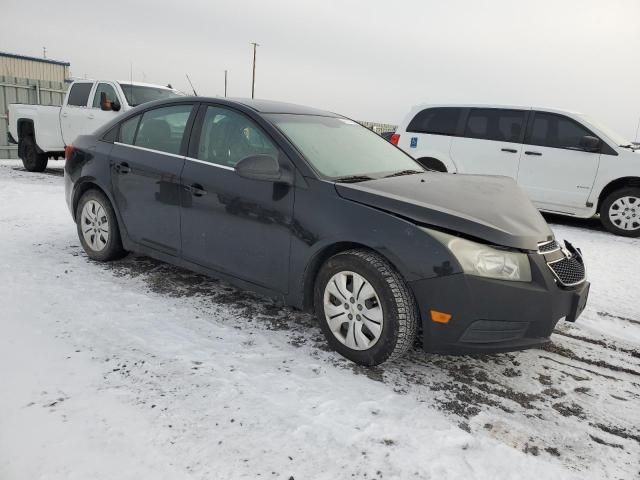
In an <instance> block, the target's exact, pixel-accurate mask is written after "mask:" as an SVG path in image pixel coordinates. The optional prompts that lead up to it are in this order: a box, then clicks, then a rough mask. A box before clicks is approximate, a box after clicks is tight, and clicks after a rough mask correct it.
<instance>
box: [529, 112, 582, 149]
mask: <svg viewBox="0 0 640 480" xmlns="http://www.w3.org/2000/svg"><path fill="white" fill-rule="evenodd" d="M586 135H593V133H591V132H590V131H589V130H587V129H586V128H584V127H583V126H582V125H579V124H578V123H576V122H575V121H573V120H571V119H570V118H567V117H564V116H562V115H557V114H553V113H541V112H536V116H535V118H534V121H533V128H532V129H531V135H530V138H529V141H528V142H527V143H529V144H531V145H540V146H542V147H553V148H567V149H570V150H583V147H582V139H583V137H584V136H586Z"/></svg>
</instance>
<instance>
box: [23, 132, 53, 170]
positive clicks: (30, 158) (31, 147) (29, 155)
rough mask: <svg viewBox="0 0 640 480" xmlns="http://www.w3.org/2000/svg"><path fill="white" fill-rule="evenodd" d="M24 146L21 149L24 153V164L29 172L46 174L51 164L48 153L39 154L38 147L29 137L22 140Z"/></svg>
mask: <svg viewBox="0 0 640 480" xmlns="http://www.w3.org/2000/svg"><path fill="white" fill-rule="evenodd" d="M20 142H22V145H21V147H22V148H20V149H19V151H20V152H22V156H21V158H22V164H23V165H24V168H25V169H26V170H28V171H29V172H44V169H45V168H47V163H49V157H48V156H47V154H46V153H38V147H37V146H36V141H35V139H34V138H33V137H31V136H27V137H23V138H21V139H20Z"/></svg>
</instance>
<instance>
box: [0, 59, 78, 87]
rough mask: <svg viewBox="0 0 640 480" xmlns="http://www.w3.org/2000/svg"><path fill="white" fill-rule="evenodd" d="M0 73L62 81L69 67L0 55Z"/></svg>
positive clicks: (65, 77)
mask: <svg viewBox="0 0 640 480" xmlns="http://www.w3.org/2000/svg"><path fill="white" fill-rule="evenodd" d="M0 75H6V76H10V77H17V78H31V79H33V80H43V81H47V82H60V83H62V82H64V81H65V80H66V79H67V78H69V67H68V66H67V65H62V64H59V63H50V62H46V61H37V60H28V59H25V58H13V57H11V56H2V55H0Z"/></svg>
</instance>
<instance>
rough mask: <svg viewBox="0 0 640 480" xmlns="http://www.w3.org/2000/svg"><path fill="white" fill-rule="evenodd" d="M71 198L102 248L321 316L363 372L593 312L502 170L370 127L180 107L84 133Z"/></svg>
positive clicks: (577, 264) (69, 172) (87, 245)
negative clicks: (413, 147)
mask: <svg viewBox="0 0 640 480" xmlns="http://www.w3.org/2000/svg"><path fill="white" fill-rule="evenodd" d="M66 158H67V163H66V166H65V187H66V200H67V203H68V205H69V208H70V210H71V214H72V215H73V218H74V220H75V222H76V224H77V230H78V235H79V237H80V241H81V243H82V246H83V247H84V249H85V251H86V252H87V255H88V256H89V257H90V258H92V259H95V260H100V261H109V260H113V259H116V258H119V257H121V256H123V255H125V254H126V252H132V251H133V252H138V253H141V254H145V255H149V256H151V257H155V258H157V259H160V260H163V261H167V262H170V263H173V264H176V265H180V266H183V267H186V268H189V269H192V270H195V271H198V272H203V273H206V274H209V275H212V276H215V277H219V278H223V279H225V280H227V281H229V282H231V283H233V284H235V285H237V286H240V287H242V288H248V289H251V290H255V291H258V292H260V293H263V294H265V295H268V296H272V297H276V298H279V299H281V300H283V301H284V302H285V303H287V304H289V305H292V306H294V307H297V308H301V309H308V310H315V312H316V314H317V316H318V320H319V322H320V325H321V326H322V329H323V331H324V333H325V335H326V337H327V340H328V342H329V343H330V344H331V346H332V347H333V348H335V349H336V350H337V351H338V352H340V353H341V354H342V355H344V356H345V357H347V358H349V359H351V360H353V361H354V362H357V363H360V364H363V365H376V364H379V363H381V362H384V361H386V360H389V359H393V358H396V357H398V356H399V355H401V354H403V353H404V352H405V351H406V350H407V349H408V348H410V347H411V345H412V344H413V342H414V338H415V336H416V334H417V333H418V332H420V334H421V335H422V340H423V341H422V344H423V346H424V348H425V349H426V350H427V351H432V352H443V353H473V352H496V351H506V350H517V349H522V348H527V347H531V346H538V345H541V344H544V343H546V342H548V341H549V336H550V335H551V332H552V331H553V329H554V327H555V325H556V323H557V322H558V321H559V320H560V319H565V320H567V321H574V320H575V319H576V318H577V317H578V315H579V314H580V313H581V311H582V310H583V308H584V306H585V303H586V299H587V294H588V290H589V283H588V282H587V281H586V280H585V268H584V264H583V260H582V256H581V254H580V252H579V250H577V249H575V248H573V247H572V246H571V245H570V244H568V243H566V244H565V245H564V246H562V245H560V244H559V243H558V242H557V241H556V240H555V239H554V237H553V234H552V232H551V230H550V229H549V227H548V225H547V224H546V222H545V221H544V219H543V218H542V216H541V215H540V214H539V213H538V211H537V210H536V209H535V208H534V207H533V206H532V204H531V203H530V202H529V200H527V198H526V197H525V196H524V194H523V193H522V192H521V191H520V189H519V188H518V186H517V185H516V184H515V183H514V182H513V181H512V180H510V179H508V178H504V177H492V176H476V175H450V174H434V173H429V172H426V171H424V170H423V168H422V167H421V166H420V165H419V164H417V163H416V162H415V161H414V160H412V159H411V158H410V157H409V156H408V155H406V154H405V153H403V152H402V151H401V150H399V149H398V148H396V147H395V146H393V145H391V144H390V143H388V142H386V141H385V140H384V139H382V138H381V137H380V136H378V135H376V134H375V133H373V132H371V131H369V130H367V129H366V128H364V127H362V126H360V125H358V124H357V123H355V122H353V121H351V120H349V119H347V118H345V117H342V116H340V115H336V114H333V113H329V112H325V111H320V110H315V109H311V108H306V107H300V106H296V105H289V104H284V103H277V102H267V101H251V100H233V101H232V100H227V99H216V98H200V97H192V98H185V97H182V98H178V99H172V100H162V101H158V102H154V103H149V104H145V105H143V106H141V107H138V108H135V109H133V110H131V111H130V112H127V113H126V114H124V115H123V116H121V117H118V118H117V119H116V120H114V121H113V122H111V123H110V124H107V125H106V126H104V127H102V128H100V129H99V130H98V131H96V132H95V133H94V134H93V135H85V136H81V137H78V139H77V140H76V141H75V145H74V146H70V147H68V149H67V152H66Z"/></svg>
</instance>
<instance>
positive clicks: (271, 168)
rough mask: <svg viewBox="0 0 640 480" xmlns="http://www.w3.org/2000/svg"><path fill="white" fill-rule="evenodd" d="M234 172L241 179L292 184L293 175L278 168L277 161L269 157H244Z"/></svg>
mask: <svg viewBox="0 0 640 480" xmlns="http://www.w3.org/2000/svg"><path fill="white" fill-rule="evenodd" d="M235 170H236V173H237V174H238V175H240V176H241V177H242V178H250V179H252V180H264V181H268V182H276V183H285V184H287V185H292V184H293V174H292V173H291V172H290V171H289V170H283V169H282V168H280V165H279V164H278V160H276V159H275V158H273V157H272V156H270V155H252V156H250V157H245V158H243V159H242V160H240V161H239V162H238V163H237V164H236V168H235Z"/></svg>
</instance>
